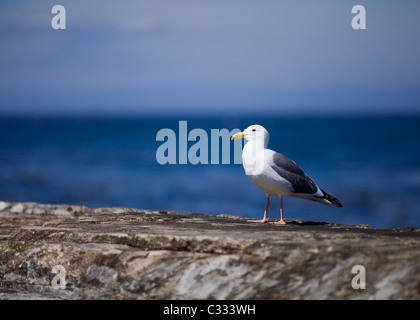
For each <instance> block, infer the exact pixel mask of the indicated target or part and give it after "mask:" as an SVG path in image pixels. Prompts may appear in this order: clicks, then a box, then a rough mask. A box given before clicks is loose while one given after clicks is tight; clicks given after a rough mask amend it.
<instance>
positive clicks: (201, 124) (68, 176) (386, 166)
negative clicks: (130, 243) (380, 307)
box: [0, 116, 420, 228]
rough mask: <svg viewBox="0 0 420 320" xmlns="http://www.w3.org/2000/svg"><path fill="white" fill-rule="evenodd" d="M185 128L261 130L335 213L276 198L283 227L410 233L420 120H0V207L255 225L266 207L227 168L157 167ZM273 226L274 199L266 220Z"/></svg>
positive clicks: (417, 217) (418, 213)
mask: <svg viewBox="0 0 420 320" xmlns="http://www.w3.org/2000/svg"><path fill="white" fill-rule="evenodd" d="M183 120H185V121H187V123H188V131H190V130H193V129H195V128H201V129H204V130H205V131H206V132H207V133H208V135H209V139H210V131H211V129H222V128H227V129H229V130H232V129H234V128H238V129H240V130H244V129H245V128H246V127H248V126H249V125H251V124H261V125H263V126H264V127H265V128H266V129H267V130H268V131H269V133H270V142H269V145H268V147H269V148H270V149H273V150H275V151H277V152H280V153H283V154H285V155H286V156H288V157H289V158H291V159H293V160H294V161H295V162H296V163H298V165H299V166H300V167H301V168H302V169H303V170H304V171H305V172H306V173H307V174H308V175H310V176H311V177H312V178H313V179H314V180H315V182H316V183H317V184H318V185H319V186H320V187H321V188H322V189H324V190H325V191H326V192H328V193H329V194H331V195H333V196H334V197H337V198H338V199H340V201H341V203H342V204H343V205H344V207H343V208H337V207H334V206H325V205H323V204H320V203H317V202H312V201H308V200H302V199H294V198H285V199H284V216H285V218H293V219H303V220H309V221H318V222H324V221H325V222H337V223H344V224H367V225H369V226H371V227H384V228H397V227H408V226H414V227H420V205H419V204H418V199H419V196H420V117H419V116H380V117H377V116H375V117H373V116H372V117H368V116H363V117H362V116H360V117H356V116H355V117H348V116H346V117H345V116H342V117H299V116H287V117H274V116H273V117H269V118H261V117H260V118H258V117H242V118H240V117H223V118H216V117H214V118H206V117H204V116H203V117H197V118H188V117H184V118H175V117H174V118H170V117H167V118H158V117H140V116H137V117H122V116H121V117H111V116H109V117H94V116H91V117H88V116H85V117H80V118H78V117H67V118H64V117H63V118H60V117H21V118H19V117H3V118H0V200H6V201H33V202H41V203H52V204H64V203H65V204H82V205H87V206H90V207H105V206H118V207H130V208H139V209H156V210H179V211H189V212H197V213H209V214H230V215H238V216H243V217H249V218H261V217H262V215H263V211H264V205H265V195H264V193H263V191H261V190H260V189H258V188H257V187H256V186H255V185H254V184H253V183H252V182H251V180H250V179H249V178H248V177H247V176H246V175H245V173H244V170H243V168H242V165H241V164H233V158H232V159H231V163H230V164H197V165H192V164H179V163H177V164H167V165H160V164H159V163H158V162H157V160H156V151H157V149H158V148H159V146H160V145H162V143H163V142H162V141H156V134H157V132H158V131H159V130H161V129H163V128H168V129H172V130H173V131H174V132H175V133H176V134H177V137H178V131H179V121H183ZM194 144H195V142H194V141H190V142H188V148H190V147H191V146H192V145H194ZM232 144H233V143H232ZM209 146H210V140H209ZM232 147H233V146H232ZM209 148H210V147H209ZM209 155H210V150H209ZM177 156H178V155H177ZM220 162H221V161H220ZM278 217H279V205H278V201H277V200H275V199H272V201H271V207H270V210H269V218H271V219H277V218H278Z"/></svg>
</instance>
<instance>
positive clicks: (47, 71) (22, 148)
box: [0, 0, 420, 228]
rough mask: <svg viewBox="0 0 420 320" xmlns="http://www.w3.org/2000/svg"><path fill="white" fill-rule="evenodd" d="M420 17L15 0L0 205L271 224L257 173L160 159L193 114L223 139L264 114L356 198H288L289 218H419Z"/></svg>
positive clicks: (206, 3) (372, 221)
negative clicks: (225, 217) (182, 214)
mask: <svg viewBox="0 0 420 320" xmlns="http://www.w3.org/2000/svg"><path fill="white" fill-rule="evenodd" d="M56 4H60V5H63V6H64V7H65V9H66V27H67V29H66V30H54V29H53V28H52V27H51V20H52V18H53V17H54V14H52V13H51V9H52V7H53V6H54V5H56ZM356 4H360V5H363V6H365V8H366V27H367V29H366V30H354V29H352V27H351V20H352V18H353V17H354V14H352V13H351V9H352V7H353V6H354V5H356ZM419 15H420V2H418V1H414V0H413V1H410V0H407V1H404V2H401V1H396V0H393V1H386V0H384V1H378V2H375V3H372V2H371V1H357V2H355V1H347V0H346V1H339V2H337V1H332V0H331V1H327V0H323V1H321V0H311V1H309V0H308V1H299V2H296V1H291V0H290V1H281V2H280V1H275V0H262V1H247V0H242V1H235V0H224V1H210V0H202V1H195V0H194V1H193V0H177V1H169V0H168V1H164V0H154V1H152V0H144V1H139V0H124V1H118V2H117V1H106V0H102V1H93V0H89V1H81V0H71V1H64V0H61V1H60V2H59V3H57V2H56V1H46V0H45V1H44V0H42V1H29V0H28V1H24V0H20V1H19V0H13V1H11V0H10V1H9V0H4V1H2V2H1V3H0V48H1V50H0V70H1V72H0V200H6V201H35V202H43V203H68V204H83V205H88V206H91V207H103V206H122V207H133V208H143V209H158V210H183V211H192V212H201V213H210V214H232V215H240V216H245V217H255V218H257V217H258V218H259V217H261V216H262V214H263V211H264V204H265V196H264V193H263V192H262V191H261V190H259V189H258V188H257V187H256V186H255V185H254V184H253V183H252V182H251V181H250V180H249V178H248V177H247V176H246V175H245V173H244V171H243V168H242V165H234V164H229V165H227V164H223V165H222V164H220V165H200V164H198V165H195V166H194V165H191V164H187V165H181V164H176V165H165V166H161V165H159V164H158V163H157V161H156V150H157V148H158V147H159V146H160V145H161V144H162V142H159V141H156V133H157V132H158V131H159V130H160V129H163V128H170V129H173V130H174V132H175V133H178V122H179V121H181V120H187V121H188V129H189V130H192V129H194V128H202V129H204V130H206V131H207V132H208V134H209V137H210V130H211V129H222V128H227V129H229V130H231V129H234V128H239V129H241V130H243V129H245V128H246V127H248V126H249V125H251V124H255V123H258V124H261V125H263V126H264V127H265V128H266V129H267V130H268V131H269V132H270V135H271V139H270V143H269V147H270V148H271V149H274V150H276V151H278V152H281V153H283V154H285V155H287V156H288V157H290V158H292V159H293V160H295V161H296V162H297V163H298V164H299V165H300V166H301V167H302V168H303V169H304V170H305V171H306V172H307V173H308V174H309V175H310V176H311V177H312V178H313V179H314V180H315V181H316V182H317V183H318V185H319V186H320V187H321V188H323V189H324V190H325V191H327V192H328V193H330V194H332V195H333V196H335V197H337V198H339V199H340V201H341V202H342V203H343V205H344V207H343V208H336V207H327V206H324V205H321V204H319V203H315V202H311V201H304V200H299V199H291V198H287V199H285V203H284V210H285V217H286V218H295V219H305V220H311V221H327V222H340V223H346V224H369V225H370V226H373V227H387V228H395V227H407V226H415V227H420V208H419V206H418V205H417V203H416V201H417V199H418V196H419V194H420V148H419V146H420V20H419V19H418V17H419ZM193 144H194V142H190V143H189V146H191V145H193ZM232 146H233V145H232ZM209 152H210V150H209ZM231 162H232V163H233V160H232V161H231ZM276 202H277V201H272V204H271V208H270V212H269V218H278V216H279V208H278V205H277V203H276Z"/></svg>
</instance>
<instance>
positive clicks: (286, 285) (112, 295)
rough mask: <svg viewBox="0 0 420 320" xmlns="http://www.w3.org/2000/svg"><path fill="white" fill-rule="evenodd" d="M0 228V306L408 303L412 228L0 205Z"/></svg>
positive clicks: (419, 282) (417, 232) (414, 250)
mask: <svg viewBox="0 0 420 320" xmlns="http://www.w3.org/2000/svg"><path fill="white" fill-rule="evenodd" d="M0 221H1V224H0V299H34V298H36V299H419V298H420V290H419V288H420V272H419V271H420V229H418V228H405V229H373V228H369V227H368V226H366V225H360V226H346V225H340V224H336V223H334V224H329V223H318V222H305V221H296V220H286V221H287V222H288V224H287V225H286V226H275V225H270V224H264V225H261V224H249V223H247V222H246V219H244V218H241V217H237V216H229V215H218V216H215V215H206V214H195V213H187V212H170V211H151V210H137V209H129V208H99V209H91V208H88V207H85V206H74V205H46V204H36V203H14V202H5V201H2V202H0ZM55 266H62V267H63V268H62V269H60V268H61V267H56V268H55V269H53V268H54V267H55ZM355 266H361V268H364V270H365V275H366V289H354V288H353V286H352V282H353V284H354V283H355V284H356V285H359V284H361V282H360V279H363V273H358V272H360V270H362V269H358V270H359V271H357V272H355V273H352V269H353V267H355ZM359 268H360V267H359ZM56 269H57V270H59V271H57V270H56ZM60 270H61V271H60ZM362 272H363V270H362ZM355 277H356V278H355ZM60 279H62V280H63V281H64V282H61V283H64V285H63V287H59V286H57V285H56V284H58V283H60ZM358 279H359V281H356V280H358ZM54 284H55V285H54Z"/></svg>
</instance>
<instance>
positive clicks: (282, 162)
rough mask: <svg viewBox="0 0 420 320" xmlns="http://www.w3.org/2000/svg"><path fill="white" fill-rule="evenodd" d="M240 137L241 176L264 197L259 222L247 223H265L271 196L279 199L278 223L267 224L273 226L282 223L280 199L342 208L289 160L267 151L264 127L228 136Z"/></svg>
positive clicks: (233, 138)
mask: <svg viewBox="0 0 420 320" xmlns="http://www.w3.org/2000/svg"><path fill="white" fill-rule="evenodd" d="M241 138H245V139H246V140H248V143H247V144H245V147H244V149H243V151H242V164H243V166H244V169H245V173H246V175H247V176H248V177H249V178H250V179H251V180H252V181H253V182H254V183H255V184H256V185H257V186H258V187H259V188H260V189H262V190H263V191H264V192H265V194H266V197H267V201H266V204H265V211H264V217H263V218H262V219H261V220H248V221H247V222H256V223H266V222H268V219H267V212H268V207H269V206H270V197H271V196H278V197H280V221H277V222H270V223H272V224H277V225H285V224H286V223H285V222H284V220H283V197H295V198H302V199H308V200H313V201H318V202H321V203H323V204H325V205H334V206H337V207H342V206H343V205H342V204H341V203H340V201H339V200H338V199H337V198H334V197H333V196H331V195H329V194H328V193H326V192H325V191H324V190H322V189H321V188H320V187H318V186H317V185H316V183H315V182H314V181H313V180H312V178H311V177H309V176H308V175H307V174H305V173H304V172H303V170H302V169H301V168H300V167H299V166H298V165H297V164H296V163H295V162H294V161H293V160H291V159H289V158H288V157H286V156H285V155H282V154H280V153H277V152H275V151H273V150H270V149H267V145H268V140H269V139H270V135H269V134H268V131H267V130H266V129H265V128H264V127H262V126H260V125H258V124H254V125H252V126H250V127H248V128H247V129H245V130H244V131H243V132H239V133H236V134H234V135H233V136H232V140H235V139H241Z"/></svg>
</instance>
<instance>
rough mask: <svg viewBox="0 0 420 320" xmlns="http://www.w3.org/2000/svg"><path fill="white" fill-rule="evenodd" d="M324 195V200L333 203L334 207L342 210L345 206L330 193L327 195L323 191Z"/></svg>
mask: <svg viewBox="0 0 420 320" xmlns="http://www.w3.org/2000/svg"><path fill="white" fill-rule="evenodd" d="M321 191H322V193H323V194H324V195H323V197H322V198H323V199H325V200H328V201H329V202H331V204H332V205H334V206H336V207H339V208H342V207H343V205H342V204H341V203H340V200H338V199H337V198H334V197H333V196H331V195H329V194H328V193H326V192H325V191H324V190H322V189H321Z"/></svg>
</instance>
